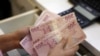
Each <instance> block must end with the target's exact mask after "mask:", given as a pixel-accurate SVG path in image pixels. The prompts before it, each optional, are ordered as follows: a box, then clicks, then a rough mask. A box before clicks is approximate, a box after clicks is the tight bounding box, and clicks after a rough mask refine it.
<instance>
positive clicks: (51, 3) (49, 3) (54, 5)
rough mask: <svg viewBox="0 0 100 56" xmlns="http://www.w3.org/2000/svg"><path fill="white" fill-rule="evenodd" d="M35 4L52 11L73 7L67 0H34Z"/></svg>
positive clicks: (58, 11)
mask: <svg viewBox="0 0 100 56" xmlns="http://www.w3.org/2000/svg"><path fill="white" fill-rule="evenodd" d="M36 2H37V4H38V5H40V6H41V7H42V8H44V9H47V10H49V11H51V12H54V13H60V12H62V11H65V10H68V9H69V8H71V7H73V5H71V4H70V3H68V0H36Z"/></svg>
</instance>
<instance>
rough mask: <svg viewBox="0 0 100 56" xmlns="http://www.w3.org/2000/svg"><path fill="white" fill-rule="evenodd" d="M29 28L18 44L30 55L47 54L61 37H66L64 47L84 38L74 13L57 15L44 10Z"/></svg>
mask: <svg viewBox="0 0 100 56" xmlns="http://www.w3.org/2000/svg"><path fill="white" fill-rule="evenodd" d="M29 30H30V33H29V34H28V35H27V36H25V37H24V39H23V40H22V41H21V42H20V44H21V46H22V47H23V48H24V49H25V50H26V51H27V53H29V55H30V56H47V55H48V53H49V51H50V49H52V48H53V47H54V46H55V45H56V44H57V43H59V42H60V41H61V39H62V38H66V39H67V44H66V48H72V47H74V46H76V45H78V44H80V43H81V42H82V41H84V39H85V38H86V36H85V34H84V32H83V31H82V29H81V27H80V26H79V24H78V23H77V20H76V17H75V14H74V13H69V14H67V15H65V16H59V15H57V14H54V13H52V12H49V11H47V10H45V11H43V13H42V14H41V15H40V17H39V18H38V19H37V21H36V22H35V24H34V25H33V26H32V27H30V29H29Z"/></svg>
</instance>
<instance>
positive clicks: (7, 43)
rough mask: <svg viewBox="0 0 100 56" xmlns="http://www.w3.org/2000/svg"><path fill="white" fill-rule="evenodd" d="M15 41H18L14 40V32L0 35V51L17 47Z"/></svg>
mask: <svg viewBox="0 0 100 56" xmlns="http://www.w3.org/2000/svg"><path fill="white" fill-rule="evenodd" d="M12 38H13V39H12ZM12 40H13V41H12ZM17 43H18V41H16V40H14V34H6V35H0V49H1V50H2V52H7V51H9V50H12V49H15V48H17Z"/></svg>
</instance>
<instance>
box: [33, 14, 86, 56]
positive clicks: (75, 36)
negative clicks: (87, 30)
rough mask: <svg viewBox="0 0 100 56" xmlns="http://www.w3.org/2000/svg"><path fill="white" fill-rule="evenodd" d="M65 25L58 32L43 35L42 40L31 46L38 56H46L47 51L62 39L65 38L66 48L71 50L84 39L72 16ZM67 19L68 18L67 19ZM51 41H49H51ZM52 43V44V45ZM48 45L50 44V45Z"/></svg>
mask: <svg viewBox="0 0 100 56" xmlns="http://www.w3.org/2000/svg"><path fill="white" fill-rule="evenodd" d="M64 19H65V22H66V25H65V26H63V27H61V28H60V29H58V31H55V32H53V33H52V34H51V33H50V34H49V36H48V34H47V35H45V36H44V37H45V38H43V40H40V41H38V42H37V43H36V44H34V45H33V47H34V48H35V50H36V52H37V54H38V56H47V54H48V52H49V50H50V49H51V48H52V47H54V45H56V44H55V43H58V42H59V41H60V40H61V39H62V37H64V38H67V39H68V41H67V44H66V48H72V47H74V46H75V45H77V44H79V43H81V42H82V41H83V40H84V39H85V34H84V33H83V31H82V29H81V28H80V26H79V25H78V23H77V21H76V20H75V17H74V14H73V16H72V15H71V16H70V17H69V19H73V20H71V21H70V20H66V18H64ZM67 19H68V18H67ZM69 21H70V22H69ZM51 38H52V41H49V40H51ZM52 42H53V43H52ZM50 43H52V44H51V45H50Z"/></svg>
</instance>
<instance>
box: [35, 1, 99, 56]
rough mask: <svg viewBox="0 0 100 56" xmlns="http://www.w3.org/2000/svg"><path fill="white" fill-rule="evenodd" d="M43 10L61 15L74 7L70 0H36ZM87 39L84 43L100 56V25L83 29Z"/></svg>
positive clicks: (96, 24)
mask: <svg viewBox="0 0 100 56" xmlns="http://www.w3.org/2000/svg"><path fill="white" fill-rule="evenodd" d="M36 2H37V3H38V4H39V5H41V7H42V8H44V9H48V10H49V11H51V12H54V13H60V12H62V11H65V10H68V9H70V8H72V7H73V5H72V4H70V3H69V2H68V0H36ZM83 31H84V32H85V34H86V36H87V38H86V42H84V43H83V45H85V46H86V47H87V48H88V49H89V50H90V51H92V52H93V53H94V54H96V56H100V44H99V43H100V24H98V23H95V24H93V25H91V26H89V27H87V28H85V29H83ZM87 43H88V44H87Z"/></svg>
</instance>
